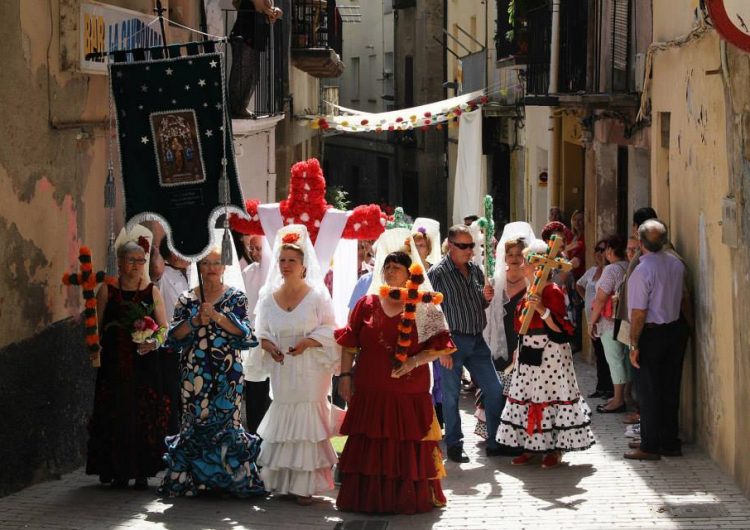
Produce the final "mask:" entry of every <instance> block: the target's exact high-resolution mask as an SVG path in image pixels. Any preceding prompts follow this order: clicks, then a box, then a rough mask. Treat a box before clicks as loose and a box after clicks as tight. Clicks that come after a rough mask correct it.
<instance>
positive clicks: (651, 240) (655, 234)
mask: <svg viewBox="0 0 750 530" xmlns="http://www.w3.org/2000/svg"><path fill="white" fill-rule="evenodd" d="M638 239H640V240H641V243H642V244H643V246H644V247H645V248H646V250H648V251H649V252H659V251H660V250H661V249H662V248H664V245H666V244H667V242H668V241H669V240H668V238H667V227H666V225H665V224H664V223H662V222H661V221H659V220H658V219H649V220H647V221H644V222H643V224H641V226H639V227H638Z"/></svg>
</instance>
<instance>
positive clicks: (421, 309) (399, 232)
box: [367, 228, 448, 342]
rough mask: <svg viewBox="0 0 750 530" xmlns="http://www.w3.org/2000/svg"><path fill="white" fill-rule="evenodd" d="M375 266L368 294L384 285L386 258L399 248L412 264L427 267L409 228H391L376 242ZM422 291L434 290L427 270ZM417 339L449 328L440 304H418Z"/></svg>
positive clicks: (373, 292)
mask: <svg viewBox="0 0 750 530" xmlns="http://www.w3.org/2000/svg"><path fill="white" fill-rule="evenodd" d="M406 241H409V248H408V249H406V248H405V247H406ZM374 248H375V267H374V268H373V269H372V282H370V288H369V290H368V291H367V294H378V293H379V291H380V286H381V285H383V264H384V263H385V258H386V256H388V254H390V253H391V252H396V251H399V250H403V251H405V252H406V253H407V254H409V257H411V262H412V264H414V263H419V264H420V265H421V266H422V269H425V267H424V263H422V259H421V258H420V257H419V252H418V251H417V246H416V245H415V244H414V239H413V238H412V235H411V231H410V230H409V229H408V228H391V229H390V230H386V231H385V232H383V233H382V234H381V235H380V237H379V238H378V240H377V241H376V242H375V245H374ZM419 289H420V291H432V290H433V288H432V283H431V282H430V278H429V277H428V276H427V272H426V270H425V275H424V283H423V284H422V285H421V286H420V288H419ZM416 323H417V340H418V341H419V342H425V341H426V340H427V339H429V338H430V337H432V336H433V335H436V334H437V333H439V332H441V331H444V330H447V329H448V322H447V321H446V320H445V315H443V311H442V310H441V309H440V306H436V305H433V304H418V305H417V316H416Z"/></svg>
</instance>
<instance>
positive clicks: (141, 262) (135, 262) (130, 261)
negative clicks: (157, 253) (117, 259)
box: [125, 258, 146, 265]
mask: <svg viewBox="0 0 750 530" xmlns="http://www.w3.org/2000/svg"><path fill="white" fill-rule="evenodd" d="M125 263H127V264H128V265H145V264H146V258H127V259H126V260H125Z"/></svg>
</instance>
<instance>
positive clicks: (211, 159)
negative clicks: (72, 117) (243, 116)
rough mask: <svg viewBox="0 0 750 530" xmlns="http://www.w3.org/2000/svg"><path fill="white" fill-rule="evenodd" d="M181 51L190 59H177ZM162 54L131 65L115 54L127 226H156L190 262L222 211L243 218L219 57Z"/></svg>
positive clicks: (175, 51)
mask: <svg viewBox="0 0 750 530" xmlns="http://www.w3.org/2000/svg"><path fill="white" fill-rule="evenodd" d="M181 48H186V49H187V50H188V51H189V52H190V54H189V55H186V56H180V55H179V52H180V51H181ZM182 51H184V50H182ZM161 52H162V49H161V48H158V49H157V48H153V49H151V50H150V51H147V50H140V51H138V50H135V51H134V52H133V55H141V57H140V58H139V59H140V60H136V61H133V62H125V59H126V58H127V57H129V56H130V55H131V54H130V53H128V54H125V53H124V52H118V53H115V62H114V63H113V64H112V65H111V75H110V79H111V89H112V96H113V98H114V106H115V114H116V123H117V135H118V140H119V146H120V150H119V155H120V167H121V175H122V182H123V189H124V195H125V218H126V220H127V223H128V226H129V227H130V226H133V225H134V224H136V223H139V222H142V221H146V220H158V221H159V222H161V223H162V225H163V226H164V228H165V230H166V231H167V233H169V234H170V236H171V237H170V242H171V244H172V246H173V249H174V250H175V251H176V252H177V254H180V255H182V256H184V257H188V258H192V259H196V258H199V257H201V255H202V254H205V253H206V252H207V250H208V247H209V245H210V244H211V238H212V234H213V232H212V230H210V228H212V227H213V226H214V225H215V224H216V221H217V219H218V218H219V216H221V215H222V214H223V213H224V212H225V207H226V209H228V210H229V211H231V212H235V213H238V214H241V215H245V209H244V199H243V196H242V191H241V189H240V185H239V180H238V178H237V171H236V168H235V160H234V151H233V144H232V130H231V120H230V119H228V118H227V117H226V116H225V105H226V99H225V90H224V86H225V84H224V71H223V62H222V55H221V54H220V53H215V52H211V53H203V54H198V53H197V52H198V45H197V44H188V45H187V46H185V47H179V46H170V47H169V55H170V56H171V57H170V58H161V57H162V53H161ZM146 55H149V56H150V57H149V58H148V59H147V58H146ZM222 160H226V180H222V175H223V169H222ZM224 184H226V185H224Z"/></svg>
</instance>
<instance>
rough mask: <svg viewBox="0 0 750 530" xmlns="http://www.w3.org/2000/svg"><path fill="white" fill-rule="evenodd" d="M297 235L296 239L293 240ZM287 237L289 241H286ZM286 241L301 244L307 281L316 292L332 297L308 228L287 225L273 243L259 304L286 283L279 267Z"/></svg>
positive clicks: (277, 233) (259, 295)
mask: <svg viewBox="0 0 750 530" xmlns="http://www.w3.org/2000/svg"><path fill="white" fill-rule="evenodd" d="M295 237H296V240H295V241H291V240H292V239H294V238H295ZM285 238H286V239H287V241H284V239H285ZM286 242H290V243H293V244H295V245H297V246H299V247H300V248H301V249H302V252H304V254H305V256H304V259H303V261H302V264H303V265H304V267H305V271H306V273H305V283H306V284H307V285H309V286H310V288H312V289H313V290H314V291H315V292H317V293H322V294H324V295H325V296H327V297H328V298H330V297H331V295H330V293H329V292H328V289H327V288H326V285H325V278H324V277H323V274H322V273H321V272H320V264H319V263H318V257H317V255H316V254H315V248H314V247H313V244H312V242H311V241H310V236H309V235H308V233H307V228H306V227H305V226H304V225H287V226H285V227H283V228H281V229H280V230H279V231H278V232H276V238H275V240H274V243H273V255H272V256H271V262H270V264H269V265H270V270H269V272H268V278H267V279H266V283H265V285H264V286H263V287H261V289H260V293H259V294H258V304H260V303H261V301H262V300H263V299H264V298H265V297H266V296H271V295H272V294H273V293H275V292H276V291H278V290H279V289H280V288H281V285H282V284H283V283H284V278H283V276H281V269H279V255H280V254H281V246H282V245H283V244H284V243H286Z"/></svg>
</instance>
